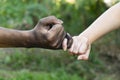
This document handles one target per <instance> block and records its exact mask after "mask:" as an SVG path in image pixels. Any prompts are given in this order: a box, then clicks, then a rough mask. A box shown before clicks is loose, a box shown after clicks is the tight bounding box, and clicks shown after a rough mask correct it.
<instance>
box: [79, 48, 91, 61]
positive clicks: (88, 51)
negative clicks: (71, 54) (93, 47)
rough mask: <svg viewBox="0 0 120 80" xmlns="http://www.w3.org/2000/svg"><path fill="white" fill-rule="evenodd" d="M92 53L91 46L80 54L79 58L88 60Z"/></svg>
mask: <svg viewBox="0 0 120 80" xmlns="http://www.w3.org/2000/svg"><path fill="white" fill-rule="evenodd" d="M89 54H90V48H89V49H88V50H87V51H86V53H85V54H82V55H79V56H78V58H77V59H78V60H88V58H89Z"/></svg>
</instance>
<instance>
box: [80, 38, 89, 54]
mask: <svg viewBox="0 0 120 80" xmlns="http://www.w3.org/2000/svg"><path fill="white" fill-rule="evenodd" d="M88 48H89V44H88V39H87V38H85V37H83V39H82V41H81V46H80V47H79V53H80V54H84V53H85V52H86V50H87V49H88Z"/></svg>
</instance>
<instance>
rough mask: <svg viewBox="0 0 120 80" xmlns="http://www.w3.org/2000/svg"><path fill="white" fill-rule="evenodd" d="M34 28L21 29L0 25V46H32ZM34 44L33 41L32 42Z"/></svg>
mask: <svg viewBox="0 0 120 80" xmlns="http://www.w3.org/2000/svg"><path fill="white" fill-rule="evenodd" d="M33 40H34V37H33V34H32V30H28V31H20V30H13V29H6V28H2V27H0V47H2V48H5V47H31V44H30V43H31V42H34V41H33ZM32 44H33V43H32Z"/></svg>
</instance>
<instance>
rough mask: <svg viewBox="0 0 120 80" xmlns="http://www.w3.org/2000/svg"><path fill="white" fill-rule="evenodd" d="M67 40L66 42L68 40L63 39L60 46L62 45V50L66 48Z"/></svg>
mask: <svg viewBox="0 0 120 80" xmlns="http://www.w3.org/2000/svg"><path fill="white" fill-rule="evenodd" d="M67 42H68V40H67V39H66V38H65V39H64V40H63V43H62V47H63V50H64V51H66V50H67Z"/></svg>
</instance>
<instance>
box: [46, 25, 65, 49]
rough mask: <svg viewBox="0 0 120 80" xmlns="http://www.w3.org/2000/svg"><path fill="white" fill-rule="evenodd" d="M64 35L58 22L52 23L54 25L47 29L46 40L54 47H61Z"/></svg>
mask: <svg viewBox="0 0 120 80" xmlns="http://www.w3.org/2000/svg"><path fill="white" fill-rule="evenodd" d="M65 36H66V32H65V31H64V28H63V27H62V25H60V24H56V25H54V27H52V29H50V30H49V31H48V40H50V41H51V43H50V44H51V45H53V47H56V49H62V43H63V40H64V38H65Z"/></svg>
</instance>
